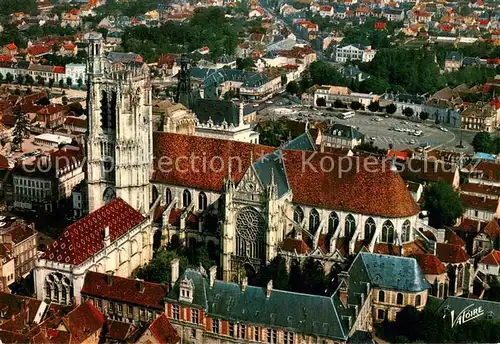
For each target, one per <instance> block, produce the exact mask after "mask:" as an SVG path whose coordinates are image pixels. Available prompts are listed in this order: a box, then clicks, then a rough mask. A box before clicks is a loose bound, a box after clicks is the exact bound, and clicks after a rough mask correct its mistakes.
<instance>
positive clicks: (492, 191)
mask: <svg viewBox="0 0 500 344" xmlns="http://www.w3.org/2000/svg"><path fill="white" fill-rule="evenodd" d="M460 190H461V191H462V192H466V193H475V194H483V195H493V196H498V197H500V187H499V186H492V185H486V184H475V183H467V184H463V185H461V186H460Z"/></svg>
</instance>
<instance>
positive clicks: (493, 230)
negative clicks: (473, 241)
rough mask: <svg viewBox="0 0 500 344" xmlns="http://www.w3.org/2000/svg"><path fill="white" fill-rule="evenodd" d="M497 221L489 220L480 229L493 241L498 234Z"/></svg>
mask: <svg viewBox="0 0 500 344" xmlns="http://www.w3.org/2000/svg"><path fill="white" fill-rule="evenodd" d="M497 221H498V220H497V219H493V220H491V221H490V222H489V223H488V224H487V225H486V227H484V228H483V230H482V232H484V233H485V234H486V235H488V237H489V238H490V239H491V240H493V241H495V240H496V239H497V238H498V236H500V225H499V224H498V222H497Z"/></svg>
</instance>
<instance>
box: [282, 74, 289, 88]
mask: <svg viewBox="0 0 500 344" xmlns="http://www.w3.org/2000/svg"><path fill="white" fill-rule="evenodd" d="M287 83H288V78H287V76H286V74H285V73H283V74H281V87H283V86H286V84H287Z"/></svg>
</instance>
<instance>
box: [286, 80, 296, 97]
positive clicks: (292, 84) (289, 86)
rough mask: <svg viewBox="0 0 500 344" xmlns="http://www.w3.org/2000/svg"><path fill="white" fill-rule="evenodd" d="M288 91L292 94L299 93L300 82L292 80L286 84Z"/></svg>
mask: <svg viewBox="0 0 500 344" xmlns="http://www.w3.org/2000/svg"><path fill="white" fill-rule="evenodd" d="M286 91H287V92H288V93H290V94H298V93H299V84H298V83H297V81H294V80H292V81H290V82H289V83H288V84H287V85H286Z"/></svg>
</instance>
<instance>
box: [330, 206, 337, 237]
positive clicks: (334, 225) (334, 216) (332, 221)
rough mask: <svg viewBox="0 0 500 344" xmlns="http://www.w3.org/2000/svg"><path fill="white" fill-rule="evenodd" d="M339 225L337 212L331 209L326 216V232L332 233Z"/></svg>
mask: <svg viewBox="0 0 500 344" xmlns="http://www.w3.org/2000/svg"><path fill="white" fill-rule="evenodd" d="M338 225H339V217H338V215H337V213H335V212H334V211H332V212H331V213H330V215H329V216H328V233H331V234H333V233H334V232H335V230H336V229H337V227H338Z"/></svg>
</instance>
